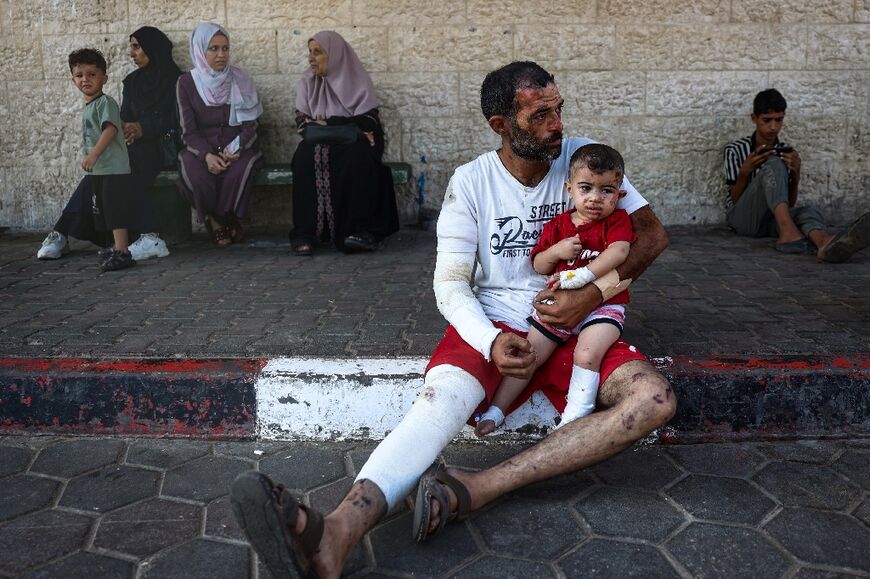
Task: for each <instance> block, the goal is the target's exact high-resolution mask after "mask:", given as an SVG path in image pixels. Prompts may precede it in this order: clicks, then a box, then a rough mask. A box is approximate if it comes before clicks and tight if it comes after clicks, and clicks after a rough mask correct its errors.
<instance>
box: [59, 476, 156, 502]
mask: <svg viewBox="0 0 870 579" xmlns="http://www.w3.org/2000/svg"><path fill="white" fill-rule="evenodd" d="M159 478H160V475H159V474H158V473H156V472H154V471H150V470H145V469H141V468H134V467H132V466H110V467H109V468H105V469H103V470H100V471H96V472H91V473H88V474H85V475H81V476H79V477H77V478H74V479H72V480H71V481H70V482H69V484H67V487H66V490H64V493H63V496H62V497H61V499H60V502H59V503H58V504H59V506H62V507H71V508H74V509H80V510H83V511H98V512H106V511H110V510H112V509H115V508H118V507H120V506H123V505H127V504H130V503H132V502H135V501H138V500H141V499H144V498H148V497H152V496H154V495H156V494H157V483H158V480H159Z"/></svg>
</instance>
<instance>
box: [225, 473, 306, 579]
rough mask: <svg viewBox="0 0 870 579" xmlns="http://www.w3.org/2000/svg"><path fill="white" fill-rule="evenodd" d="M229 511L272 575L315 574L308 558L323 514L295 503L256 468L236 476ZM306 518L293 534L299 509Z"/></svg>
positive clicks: (283, 578)
mask: <svg viewBox="0 0 870 579" xmlns="http://www.w3.org/2000/svg"><path fill="white" fill-rule="evenodd" d="M230 498H231V500H232V503H233V513H234V514H235V516H236V520H237V521H238V522H239V525H240V526H241V527H242V529H244V531H245V534H246V535H247V536H248V539H249V540H250V542H251V546H253V547H254V550H255V551H257V554H258V555H259V556H260V558H261V559H262V560H263V562H264V563H265V564H266V566H267V567H268V568H269V571H270V572H271V573H272V576H273V577H275V579H298V578H299V577H316V576H317V574H316V573H315V571H314V569H313V568H312V566H311V558H312V557H313V556H314V553H315V552H316V551H317V546H318V545H319V544H320V539H321V538H322V537H323V516H322V515H321V514H320V513H318V512H317V511H315V510H313V509H309V508H308V507H306V506H305V505H303V504H301V503H299V501H297V500H296V499H294V498H293V496H292V495H291V494H290V493H289V492H288V491H287V490H286V489H285V488H284V487H283V485H275V484H273V483H272V481H271V480H269V478H268V477H267V476H265V475H263V474H260V473H258V472H245V473H242V474H240V475H239V476H238V477H236V480H235V482H233V488H232V491H231V492H230ZM300 509H301V510H303V511H305V514H306V515H307V516H308V520H307V521H306V523H305V529H304V530H303V531H302V532H301V533H299V534H297V533H296V521H297V518H298V516H299V510H300Z"/></svg>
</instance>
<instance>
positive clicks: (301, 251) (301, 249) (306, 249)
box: [293, 243, 314, 255]
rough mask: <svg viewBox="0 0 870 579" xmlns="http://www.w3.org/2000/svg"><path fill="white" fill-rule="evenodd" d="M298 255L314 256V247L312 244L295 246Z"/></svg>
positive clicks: (294, 250) (295, 252) (294, 251)
mask: <svg viewBox="0 0 870 579" xmlns="http://www.w3.org/2000/svg"><path fill="white" fill-rule="evenodd" d="M293 253H294V254H296V255H314V247H312V245H311V244H310V243H300V244H297V245H294V246H293Z"/></svg>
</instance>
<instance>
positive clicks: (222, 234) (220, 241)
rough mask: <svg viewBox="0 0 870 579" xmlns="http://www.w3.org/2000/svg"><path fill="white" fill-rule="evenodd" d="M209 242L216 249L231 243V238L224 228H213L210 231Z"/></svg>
mask: <svg viewBox="0 0 870 579" xmlns="http://www.w3.org/2000/svg"><path fill="white" fill-rule="evenodd" d="M211 242H212V243H214V244H215V245H217V246H218V247H226V246H228V245H229V244H231V243H232V242H233V238H232V237H230V232H229V230H228V229H227V228H226V227H215V228H214V229H212V230H211Z"/></svg>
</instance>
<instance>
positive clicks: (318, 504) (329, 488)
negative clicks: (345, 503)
mask: <svg viewBox="0 0 870 579" xmlns="http://www.w3.org/2000/svg"><path fill="white" fill-rule="evenodd" d="M352 486H353V479H352V478H350V477H344V478H340V479H338V480H337V481H335V482H333V483H330V484H328V485H326V486H325V487H321V488H319V489H317V490H316V491H311V492H310V493H308V501H309V503H310V504H311V506H312V507H313V508H314V509H315V510H317V511H320V512H321V513H328V512H331V511H333V510H335V507H337V506H338V504H339V503H340V502H341V501H342V500H343V499H344V497H345V496H347V493H348V491H350V488H351V487H352Z"/></svg>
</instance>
